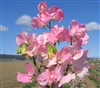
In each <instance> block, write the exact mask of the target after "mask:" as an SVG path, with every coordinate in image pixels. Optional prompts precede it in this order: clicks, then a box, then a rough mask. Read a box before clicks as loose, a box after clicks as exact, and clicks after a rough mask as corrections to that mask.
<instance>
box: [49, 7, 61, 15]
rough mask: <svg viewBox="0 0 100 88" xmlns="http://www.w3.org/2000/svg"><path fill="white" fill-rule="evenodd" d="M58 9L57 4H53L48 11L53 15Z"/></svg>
mask: <svg viewBox="0 0 100 88" xmlns="http://www.w3.org/2000/svg"><path fill="white" fill-rule="evenodd" d="M57 9H59V8H58V7H57V6H52V7H50V8H49V9H48V13H49V14H50V15H51V16H53V15H54V13H55V12H56V11H57Z"/></svg>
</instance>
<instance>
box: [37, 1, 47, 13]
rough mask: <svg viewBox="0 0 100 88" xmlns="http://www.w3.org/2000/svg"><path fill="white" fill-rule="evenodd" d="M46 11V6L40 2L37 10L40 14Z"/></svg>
mask: <svg viewBox="0 0 100 88" xmlns="http://www.w3.org/2000/svg"><path fill="white" fill-rule="evenodd" d="M46 9H47V5H46V2H40V3H39V5H38V10H39V11H40V12H45V11H46Z"/></svg>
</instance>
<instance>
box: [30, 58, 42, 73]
mask: <svg viewBox="0 0 100 88" xmlns="http://www.w3.org/2000/svg"><path fill="white" fill-rule="evenodd" d="M32 59H33V64H34V66H35V68H36V70H38V73H39V72H40V69H39V68H38V65H37V63H36V60H35V57H34V56H33V58H32Z"/></svg>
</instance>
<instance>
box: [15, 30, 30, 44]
mask: <svg viewBox="0 0 100 88" xmlns="http://www.w3.org/2000/svg"><path fill="white" fill-rule="evenodd" d="M28 35H29V34H28V33H27V32H25V31H22V32H21V33H19V34H18V35H17V37H16V43H17V45H18V46H20V45H21V44H23V43H25V42H27V36H28Z"/></svg>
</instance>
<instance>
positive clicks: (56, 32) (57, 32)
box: [51, 25, 65, 41]
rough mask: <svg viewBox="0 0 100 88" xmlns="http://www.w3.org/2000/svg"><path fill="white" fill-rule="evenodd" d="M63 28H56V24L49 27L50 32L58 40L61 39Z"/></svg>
mask: <svg viewBox="0 0 100 88" xmlns="http://www.w3.org/2000/svg"><path fill="white" fill-rule="evenodd" d="M64 30H65V28H64V27H63V26H62V27H60V28H58V25H55V26H54V27H52V28H51V32H52V33H53V34H54V35H55V36H56V37H57V40H58V41H62V40H63V31H64Z"/></svg>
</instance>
